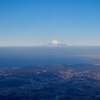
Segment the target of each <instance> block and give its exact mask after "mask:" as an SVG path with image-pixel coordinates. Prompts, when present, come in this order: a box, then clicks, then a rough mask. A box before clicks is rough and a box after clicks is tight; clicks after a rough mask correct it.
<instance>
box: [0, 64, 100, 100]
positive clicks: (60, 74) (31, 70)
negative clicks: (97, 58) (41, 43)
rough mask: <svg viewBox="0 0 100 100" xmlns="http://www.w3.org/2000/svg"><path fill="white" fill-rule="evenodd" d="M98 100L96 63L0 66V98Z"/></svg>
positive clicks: (99, 73) (99, 74) (99, 81)
mask: <svg viewBox="0 0 100 100" xmlns="http://www.w3.org/2000/svg"><path fill="white" fill-rule="evenodd" d="M82 99H83V100H100V65H98V66H97V65H91V64H78V65H61V64H59V65H52V66H51V65H42V66H30V67H23V68H20V67H13V68H0V100H82Z"/></svg>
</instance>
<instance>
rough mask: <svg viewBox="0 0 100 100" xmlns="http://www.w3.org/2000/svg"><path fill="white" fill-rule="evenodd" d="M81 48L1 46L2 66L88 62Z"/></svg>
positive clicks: (0, 64)
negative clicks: (82, 54) (81, 53)
mask: <svg viewBox="0 0 100 100" xmlns="http://www.w3.org/2000/svg"><path fill="white" fill-rule="evenodd" d="M79 52H81V50H78V51H77V49H75V48H69V47H67V48H65V47H63V48H62V47H59V48H58V47H1V48H0V67H24V66H32V65H46V64H50V65H52V64H88V63H91V59H89V58H88V57H82V56H79V54H80V53H79Z"/></svg>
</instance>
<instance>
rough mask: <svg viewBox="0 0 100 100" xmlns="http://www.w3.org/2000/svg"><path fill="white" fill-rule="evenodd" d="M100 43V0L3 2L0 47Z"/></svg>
mask: <svg viewBox="0 0 100 100" xmlns="http://www.w3.org/2000/svg"><path fill="white" fill-rule="evenodd" d="M52 40H59V41H61V42H64V43H66V44H100V0H0V46H21V45H23V46H25V45H26V46H27V45H29V46H30V45H41V44H47V43H49V42H50V41H52Z"/></svg>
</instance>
